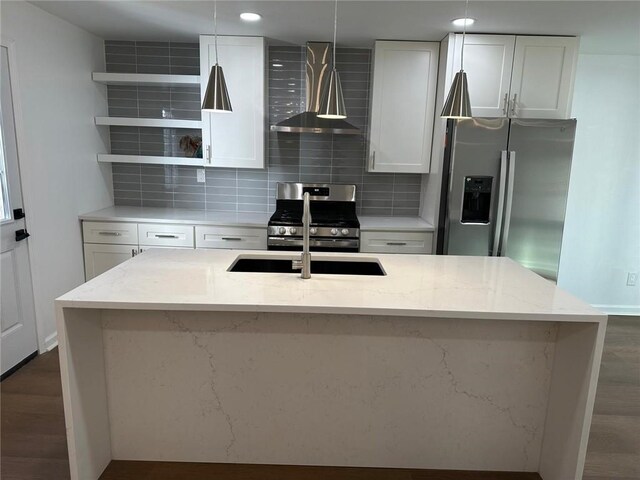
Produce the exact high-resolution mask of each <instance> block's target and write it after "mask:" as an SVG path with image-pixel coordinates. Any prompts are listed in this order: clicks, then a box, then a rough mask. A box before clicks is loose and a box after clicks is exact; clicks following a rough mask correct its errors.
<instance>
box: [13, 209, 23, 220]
mask: <svg viewBox="0 0 640 480" xmlns="http://www.w3.org/2000/svg"><path fill="white" fill-rule="evenodd" d="M24 217H25V213H24V210H22V209H21V208H14V209H13V219H14V220H20V219H21V218H24Z"/></svg>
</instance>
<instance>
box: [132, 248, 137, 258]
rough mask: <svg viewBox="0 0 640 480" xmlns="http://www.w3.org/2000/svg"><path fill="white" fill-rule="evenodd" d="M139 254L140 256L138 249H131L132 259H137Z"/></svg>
mask: <svg viewBox="0 0 640 480" xmlns="http://www.w3.org/2000/svg"><path fill="white" fill-rule="evenodd" d="M137 254H138V252H137V251H136V249H135V248H132V249H131V256H132V257H135V256H136V255H137Z"/></svg>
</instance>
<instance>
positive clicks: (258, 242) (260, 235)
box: [196, 227, 267, 250]
mask: <svg viewBox="0 0 640 480" xmlns="http://www.w3.org/2000/svg"><path fill="white" fill-rule="evenodd" d="M196 248H235V249H238V250H266V249H267V227H260V228H240V227H196Z"/></svg>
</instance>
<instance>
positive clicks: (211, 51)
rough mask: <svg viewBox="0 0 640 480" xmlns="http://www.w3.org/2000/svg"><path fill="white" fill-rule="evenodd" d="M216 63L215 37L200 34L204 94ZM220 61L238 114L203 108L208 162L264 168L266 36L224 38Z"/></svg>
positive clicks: (216, 165)
mask: <svg viewBox="0 0 640 480" xmlns="http://www.w3.org/2000/svg"><path fill="white" fill-rule="evenodd" d="M215 62H216V52H215V47H214V37H213V36H209V35H202V36H200V79H201V82H200V93H201V98H204V92H205V90H206V88H207V82H208V80H209V72H210V71H211V67H213V65H215ZM218 63H219V64H220V66H221V67H222V69H223V71H224V76H225V80H226V82H227V89H228V91H229V98H230V100H231V107H232V108H233V112H231V113H207V112H202V146H203V156H204V160H205V166H207V167H230V168H264V165H265V159H264V148H265V147H264V144H265V126H266V117H265V72H266V68H265V41H264V38H262V37H231V36H219V37H218Z"/></svg>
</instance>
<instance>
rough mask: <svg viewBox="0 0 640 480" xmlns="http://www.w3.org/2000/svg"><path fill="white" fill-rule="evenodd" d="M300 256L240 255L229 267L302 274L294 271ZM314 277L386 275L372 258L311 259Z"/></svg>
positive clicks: (234, 269) (241, 270) (235, 270)
mask: <svg viewBox="0 0 640 480" xmlns="http://www.w3.org/2000/svg"><path fill="white" fill-rule="evenodd" d="M298 258H299V257H298V256H257V255H256V256H254V255H240V256H239V257H238V258H236V259H235V260H234V262H233V263H232V264H231V266H230V267H229V269H228V271H229V272H245V273H247V272H248V273H297V274H299V273H300V270H299V269H298V270H294V268H293V265H292V260H295V259H298ZM311 273H312V274H314V275H323V274H325V275H368V276H384V275H386V273H385V271H384V269H383V268H382V265H381V264H380V262H379V260H378V259H376V258H371V257H326V256H320V255H318V256H317V257H316V256H312V257H311Z"/></svg>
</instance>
